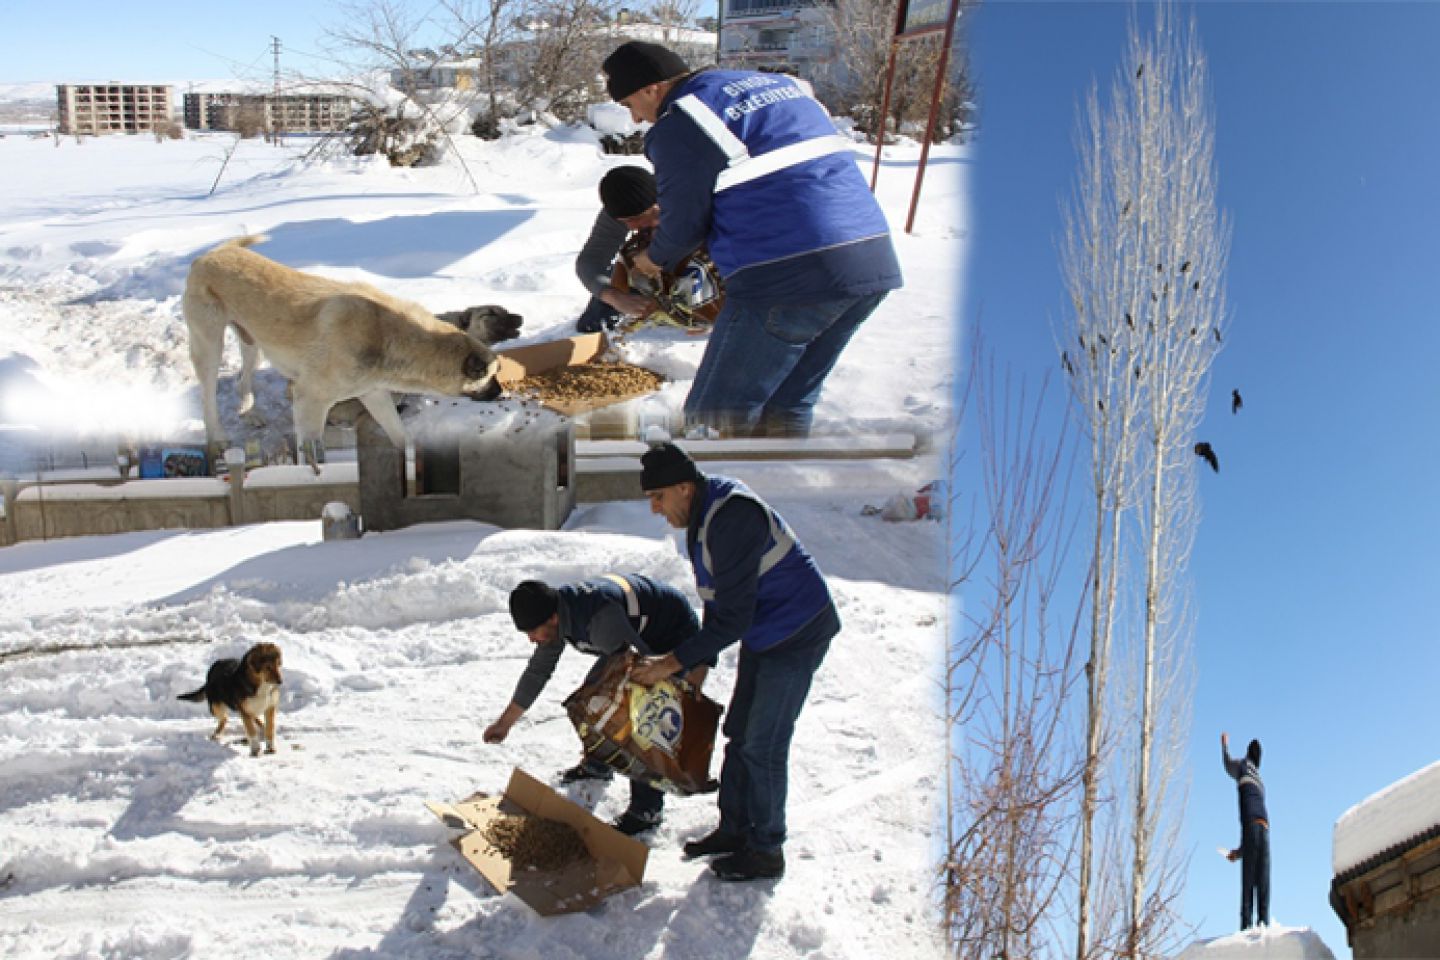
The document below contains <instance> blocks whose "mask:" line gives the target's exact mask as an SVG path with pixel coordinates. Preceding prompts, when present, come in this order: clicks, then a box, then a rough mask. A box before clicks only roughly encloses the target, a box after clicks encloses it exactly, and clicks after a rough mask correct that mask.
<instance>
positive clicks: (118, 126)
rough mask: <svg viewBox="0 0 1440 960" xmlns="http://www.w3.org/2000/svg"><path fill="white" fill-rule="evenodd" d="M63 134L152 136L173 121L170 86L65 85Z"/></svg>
mask: <svg viewBox="0 0 1440 960" xmlns="http://www.w3.org/2000/svg"><path fill="white" fill-rule="evenodd" d="M55 95H56V98H57V99H58V100H59V109H60V132H61V133H70V134H91V135H95V136H98V135H100V134H106V133H149V132H150V131H152V130H156V129H163V128H164V127H168V126H169V125H170V124H171V123H173V122H174V117H173V115H172V110H173V104H174V98H173V96H172V94H171V88H170V87H169V86H162V85H159V84H148V83H76V84H72V83H62V84H58V85H56V87H55Z"/></svg>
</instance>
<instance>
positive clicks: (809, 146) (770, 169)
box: [675, 93, 854, 193]
mask: <svg viewBox="0 0 1440 960" xmlns="http://www.w3.org/2000/svg"><path fill="white" fill-rule="evenodd" d="M675 106H677V107H679V108H680V109H681V110H683V111H685V113H686V114H688V115H689V117H690V119H692V120H694V121H695V125H696V126H698V127H699V128H700V129H701V130H702V131H703V132H704V134H705V135H706V136H707V137H709V138H710V140H711V141H712V142H713V143H714V144H715V145H716V146H717V147H719V148H720V151H721V152H722V153H724V154H725V159H726V166H725V169H724V170H722V171H720V175H719V176H718V177H716V178H715V192H716V193H720V192H721V191H723V190H729V189H730V188H731V187H737V186H739V185H740V184H742V183H749V182H750V181H751V180H758V179H760V178H761V177H768V176H769V175H770V174H772V173H778V172H780V171H781V170H787V169H789V168H790V167H794V166H799V165H800V164H802V163H806V162H808V161H810V160H818V159H819V158H821V157H828V156H830V155H831V154H834V153H843V152H847V151H849V150H852V149H853V148H854V144H852V143H851V142H850V141H849V140H846V139H845V138H844V137H842V136H840V135H839V134H830V135H827V136H823V137H813V138H811V139H809V140H801V141H800V142H798V143H792V144H789V145H787V146H784V147H779V148H777V149H775V150H771V151H770V152H769V153H762V154H760V156H758V157H756V156H751V154H750V151H749V150H748V149H747V148H746V147H745V144H744V142H742V141H741V140H740V138H739V137H737V136H735V134H733V133H731V132H730V128H729V127H727V126H726V125H725V121H724V120H722V119H720V116H719V114H717V113H716V112H715V111H714V110H712V109H710V106H709V105H708V104H707V103H705V101H703V100H701V99H700V98H699V97H697V96H696V95H695V94H693V93H689V94H686V95H685V96H683V97H681V98H680V99H679V100H676V101H675Z"/></svg>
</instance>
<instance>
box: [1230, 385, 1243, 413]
mask: <svg viewBox="0 0 1440 960" xmlns="http://www.w3.org/2000/svg"><path fill="white" fill-rule="evenodd" d="M1243 406H1245V401H1244V400H1242V399H1240V391H1239V390H1231V391H1230V412H1231V413H1239V412H1240V408H1241V407H1243Z"/></svg>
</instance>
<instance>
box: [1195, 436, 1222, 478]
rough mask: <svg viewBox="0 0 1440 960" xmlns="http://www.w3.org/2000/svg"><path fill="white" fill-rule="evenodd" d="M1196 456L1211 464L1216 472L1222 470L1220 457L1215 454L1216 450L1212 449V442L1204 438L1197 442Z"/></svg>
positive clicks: (1211, 467)
mask: <svg viewBox="0 0 1440 960" xmlns="http://www.w3.org/2000/svg"><path fill="white" fill-rule="evenodd" d="M1195 456H1197V457H1199V458H1200V459H1201V460H1204V461H1205V462H1206V463H1208V464H1210V469H1211V470H1214V471H1215V472H1216V473H1219V472H1220V458H1219V457H1217V456H1215V451H1214V450H1212V449H1211V448H1210V444H1208V443H1206V442H1205V441H1204V440H1201V441H1200V442H1199V443H1197V444H1195Z"/></svg>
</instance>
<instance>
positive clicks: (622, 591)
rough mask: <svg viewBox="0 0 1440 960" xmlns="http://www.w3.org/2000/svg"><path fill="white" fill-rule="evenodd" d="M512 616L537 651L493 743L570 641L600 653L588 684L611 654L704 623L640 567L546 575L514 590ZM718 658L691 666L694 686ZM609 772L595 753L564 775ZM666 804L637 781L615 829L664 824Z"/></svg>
mask: <svg viewBox="0 0 1440 960" xmlns="http://www.w3.org/2000/svg"><path fill="white" fill-rule="evenodd" d="M510 617H511V619H512V620H513V621H514V622H515V629H517V630H520V631H523V632H524V633H525V635H526V636H527V637H528V638H529V639H530V642H531V643H533V644H535V652H534V653H532V654H531V655H530V662H529V663H528V664H526V666H525V672H524V673H522V674H521V675H520V679H519V681H518V682H517V683H516V684H515V692H514V693H513V694H511V696H510V704H509V706H507V707H506V708H505V711H504V712H503V713H502V714H501V715H500V718H499V719H498V720H496V721H495V722H494V723H492V724H490V726H488V727H486V728H485V734H484V737H485V742H486V743H500V742H502V741H503V740H504V739H505V738H506V736H508V735H509V733H510V728H511V727H513V726H514V725H515V721H517V720H519V719H520V717H521V716H523V715H524V713H525V711H526V710H528V709H530V706H531V704H533V703H534V702H535V698H536V697H538V696H540V691H542V690H544V689H545V685H546V684H547V683H549V682H550V677H551V676H553V675H554V673H555V665H556V664H557V663H559V662H560V655H561V654H562V653H564V652H565V648H566V646H571V647H574V648H575V649H576V650H579V651H580V652H581V653H588V654H590V655H591V656H594V657H597V658H598V659H597V660H596V661H595V665H594V667H592V668H591V670H590V674H589V675H588V676H587V677H586V679H585V682H586V683H589V682H590V681H591V680H594V679H595V678H597V677H599V676H600V674H601V673H603V672H604V670H605V663H606V660H607V658H609V657H612V656H614V655H616V654H618V653H624V652H625V651H626V650H635V651H636V652H637V653H640V654H643V655H645V656H654V655H657V654H662V653H666V652H668V651H670V650H672V649H674V647H675V645H676V644H677V643H680V642H681V641H683V640H685V639H686V638H688V637H691V636H694V634H695V632H696V631H697V630H699V629H700V622H699V620H697V619H696V617H695V611H694V610H693V609H691V607H690V601H689V600H687V599H686V598H685V594H683V593H681V592H680V591H679V590H676V589H675V588H674V587H672V586H669V585H668V584H664V583H659V582H657V581H655V580H651V579H650V578H649V577H646V576H643V575H641V574H638V573H628V574H625V575H624V576H618V575H607V576H604V577H600V578H598V579H595V580H585V581H582V582H580V583H576V584H570V585H566V586H562V587H559V588H556V587H552V586H550V585H549V584H546V583H542V582H541V581H539V580H526V581H523V582H522V583H521V584H520V585H519V586H517V587H516V588H515V589H514V590H512V591H511V592H510ZM714 662H715V661H714V658H713V657H712V658H711V659H710V660H709V661H708V662H705V663H697V664H696V666H695V668H694V669H693V670H691V671H690V674H689V676H688V677H687V678H686V679H688V680H689V681H690V683H691V684H693V685H694V687H695V689H697V690H698V689H699V688H700V685H701V683H703V682H704V680H705V674H706V672H707V671H708V670H709V667H710V664H713V663H714ZM610 777H611V771H610V768H609V767H606V766H605V765H604V764H603V763H599V762H598V761H594V760H590V759H588V758H587V759H584V760H582V761H581V762H580V763H579V764H578V765H576V766H574V767H571V768H570V769H569V770H566V771H565V772H564V773H562V774H561V775H560V779H561V781H562V782H564V783H573V782H575V781H577V780H609V779H610ZM664 802H665V795H664V794H663V793H661V792H660V791H659V790H657V789H656V788H655V787H652V786H650V785H649V784H648V783H645V782H644V781H641V780H635V779H632V780H631V781H630V806H629V807H628V808H627V809H626V811H625V812H624V813H623V814H621V815H620V817H619V819H617V820H616V821H615V822H614V826H615V829H617V830H619V831H620V832H621V833H624V834H627V835H629V836H634V835H635V834H638V833H643V832H645V831H646V830H651V829H653V828H655V827H657V826H659V824H660V815H661V814H660V811H661V808H662V806H663V805H664Z"/></svg>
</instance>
